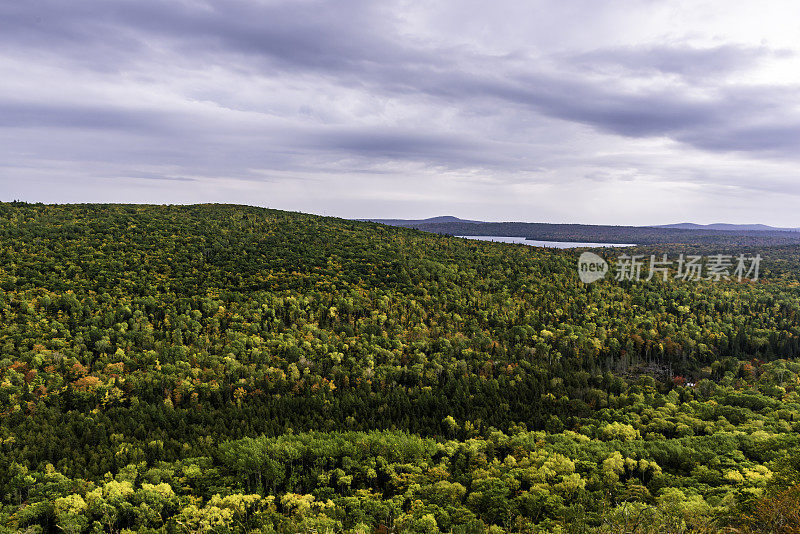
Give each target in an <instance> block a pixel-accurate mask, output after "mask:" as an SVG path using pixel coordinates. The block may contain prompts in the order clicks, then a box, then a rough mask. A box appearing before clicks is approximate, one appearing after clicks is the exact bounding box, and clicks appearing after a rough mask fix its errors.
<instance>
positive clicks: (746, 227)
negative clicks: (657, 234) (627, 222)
mask: <svg viewBox="0 0 800 534" xmlns="http://www.w3.org/2000/svg"><path fill="white" fill-rule="evenodd" d="M650 228H678V229H681V230H723V231H727V232H750V231H762V232H775V231H778V232H800V228H784V227H778V226H769V225H766V224H730V223H713V224H697V223H677V224H659V225H656V226H651V227H650Z"/></svg>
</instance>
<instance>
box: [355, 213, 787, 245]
mask: <svg viewBox="0 0 800 534" xmlns="http://www.w3.org/2000/svg"><path fill="white" fill-rule="evenodd" d="M361 220H362V221H369V222H376V223H381V224H386V225H390V226H401V227H405V228H416V229H417V230H423V231H426V232H433V233H437V234H448V235H456V236H506V237H524V238H527V239H531V240H541V241H568V242H590V243H636V244H639V245H652V244H664V243H683V244H708V245H711V244H714V245H717V246H729V245H750V246H773V245H796V244H800V230H798V229H794V228H774V227H771V226H767V225H762V224H751V225H737V224H723V223H718V224H711V225H701V224H694V223H680V224H672V225H662V226H611V225H592V224H550V223H526V222H483V221H474V220H465V219H459V218H458V217H452V216H442V217H431V218H429V219H417V220H413V219H361Z"/></svg>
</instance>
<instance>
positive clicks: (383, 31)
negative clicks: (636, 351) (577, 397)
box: [0, 0, 800, 226]
mask: <svg viewBox="0 0 800 534" xmlns="http://www.w3.org/2000/svg"><path fill="white" fill-rule="evenodd" d="M799 36H800V2H796V1H793V0H791V1H785V2H769V1H761V2H747V1H731V0H726V1H713V2H708V1H701V0H691V1H685V2H668V1H664V2H659V1H655V0H641V1H637V0H629V1H618V2H615V1H603V2H598V1H596V0H576V1H571V0H555V1H523V0H520V1H506V0H494V1H492V2H478V1H473V0H458V1H455V0H453V1H440V2H431V1H424V2H417V1H412V0H398V1H394V0H380V1H376V0H363V1H351V0H331V1H328V2H319V1H309V0H287V1H256V0H249V1H226V2H222V1H193V0H180V1H179V0H168V1H158V0H125V1H117V0H90V1H82V0H71V1H69V2H65V1H64V0H25V1H18V0H0V199H2V200H12V199H21V200H27V201H31V202H33V201H42V202H100V201H103V202H148V203H195V202H234V203H244V204H251V205H259V206H268V207H272V208H280V209H287V210H294V211H305V212H311V213H319V214H325V215H336V216H340V217H402V218H422V217H430V216H434V215H456V216H460V217H464V218H471V219H483V220H518V221H531V222H537V221H542V222H584V223H609V224H660V223H673V222H684V221H694V222H700V223H711V222H733V223H751V222H761V223H766V224H774V225H780V226H800V210H799V209H798V206H800V180H798V178H800V174H799V173H798V171H799V170H800V91H799V89H800V55H799V53H800V37H799Z"/></svg>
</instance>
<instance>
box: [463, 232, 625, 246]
mask: <svg viewBox="0 0 800 534" xmlns="http://www.w3.org/2000/svg"><path fill="white" fill-rule="evenodd" d="M456 237H463V238H465V239H480V240H481V241H495V242H497V243H521V244H523V245H530V246H532V247H551V248H583V247H592V248H598V247H635V246H636V245H635V244H633V243H576V242H573V241H537V240H536V239H525V238H524V237H508V236H497V235H458V236H456Z"/></svg>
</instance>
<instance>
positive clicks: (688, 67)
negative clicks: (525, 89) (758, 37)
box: [561, 44, 794, 78]
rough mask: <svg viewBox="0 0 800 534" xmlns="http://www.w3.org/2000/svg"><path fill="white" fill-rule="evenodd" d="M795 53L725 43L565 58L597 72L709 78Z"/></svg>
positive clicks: (631, 49) (617, 50) (608, 51)
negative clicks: (666, 74)
mask: <svg viewBox="0 0 800 534" xmlns="http://www.w3.org/2000/svg"><path fill="white" fill-rule="evenodd" d="M792 55H794V53H793V52H792V51H791V50H772V49H770V48H767V47H765V46H761V47H751V46H742V45H735V44H724V45H719V46H715V47H709V48H699V47H693V46H688V45H685V44H675V45H673V46H667V45H660V46H648V47H639V48H634V47H625V48H614V49H603V50H593V51H591V52H584V53H581V54H573V55H566V54H565V55H562V56H561V58H562V59H563V60H564V61H567V62H570V63H572V64H574V65H575V66H576V67H578V68H584V69H589V70H591V71H596V72H605V71H611V72H612V73H618V72H619V70H616V69H624V70H628V71H633V72H634V73H640V74H641V73H644V74H647V73H656V72H662V73H671V74H678V75H681V76H688V77H700V78H708V77H714V76H719V75H721V74H722V75H724V74H728V73H730V72H734V71H738V70H743V69H747V68H750V67H752V66H753V65H755V64H756V63H757V62H758V61H759V60H763V59H769V58H773V57H788V56H792Z"/></svg>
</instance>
